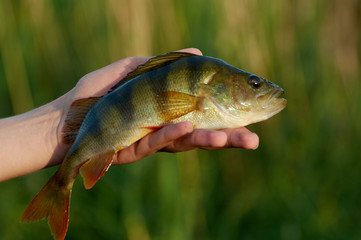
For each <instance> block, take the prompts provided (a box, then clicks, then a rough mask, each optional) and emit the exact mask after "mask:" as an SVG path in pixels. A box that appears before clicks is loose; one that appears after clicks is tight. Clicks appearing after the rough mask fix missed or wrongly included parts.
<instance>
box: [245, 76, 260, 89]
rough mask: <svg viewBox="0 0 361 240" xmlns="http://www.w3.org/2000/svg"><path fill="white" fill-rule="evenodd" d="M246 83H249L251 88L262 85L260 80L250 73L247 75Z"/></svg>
mask: <svg viewBox="0 0 361 240" xmlns="http://www.w3.org/2000/svg"><path fill="white" fill-rule="evenodd" d="M248 84H249V85H251V87H252V88H254V89H257V88H259V87H260V86H261V85H262V80H261V79H260V78H259V77H257V76H255V75H251V76H249V77H248Z"/></svg>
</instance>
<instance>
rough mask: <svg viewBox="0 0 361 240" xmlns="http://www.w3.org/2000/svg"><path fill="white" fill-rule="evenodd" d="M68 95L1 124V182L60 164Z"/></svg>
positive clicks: (63, 148)
mask: <svg viewBox="0 0 361 240" xmlns="http://www.w3.org/2000/svg"><path fill="white" fill-rule="evenodd" d="M68 94H69V93H67V94H65V95H63V96H62V97H60V98H58V99H56V100H54V101H53V102H51V103H48V104H46V105H44V106H41V107H39V108H36V109H34V110H32V111H30V112H27V113H24V114H20V115H17V116H13V117H9V118H5V119H1V120H0V142H1V143H2V144H1V146H0V152H1V159H0V181H2V180H6V179H10V178H14V177H17V176H21V175H25V174H28V173H31V172H34V171H37V170H40V169H42V168H45V167H49V166H53V165H56V164H59V163H61V161H62V160H63V158H64V156H65V154H66V152H67V148H68V146H66V145H65V144H63V143H62V141H61V128H62V125H63V122H64V118H65V117H64V115H65V112H66V111H67V110H66V99H68V97H67V96H68Z"/></svg>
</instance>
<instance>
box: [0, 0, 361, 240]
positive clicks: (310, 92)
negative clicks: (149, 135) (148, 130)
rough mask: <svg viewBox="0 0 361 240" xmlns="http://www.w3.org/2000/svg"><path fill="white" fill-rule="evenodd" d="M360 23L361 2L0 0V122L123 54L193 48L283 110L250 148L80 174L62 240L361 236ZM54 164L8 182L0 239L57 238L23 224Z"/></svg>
mask: <svg viewBox="0 0 361 240" xmlns="http://www.w3.org/2000/svg"><path fill="white" fill-rule="evenodd" d="M360 29H361V4H360V1H356V0H345V1H341V0H316V1H315V0H294V1H290V0H273V1H261V0H222V1H217V0H183V1H176V0H173V1H169V0H152V1H150V0H127V1H126V0H119V1H117V0H107V1H100V0H77V1H70V0H62V1H61V0H57V1H56V0H52V1H50V0H22V1H19V0H1V1H0V117H7V116H11V115H14V114H19V113H22V112H25V111H28V110H30V109H32V108H34V107H38V106H41V105H43V104H45V103H47V102H49V101H51V100H53V99H55V98H57V97H59V96H61V95H62V94H64V93H65V92H67V91H69V90H70V89H71V88H72V87H73V86H74V85H75V84H76V82H77V81H78V79H80V78H81V77H82V76H83V75H85V74H86V73H88V72H91V71H93V70H96V69H98V68H100V67H103V66H105V65H108V64H110V63H112V62H113V61H116V60H118V59H121V58H124V57H127V56H152V55H158V54H162V53H165V52H169V51H174V50H178V49H181V48H185V47H197V48H199V49H201V50H202V52H203V54H204V55H210V56H214V57H218V58H221V59H223V60H225V61H227V62H229V63H230V64H232V65H234V66H237V67H239V68H241V69H244V70H246V71H249V72H252V73H255V74H257V75H260V76H263V77H265V78H267V79H269V80H271V81H272V82H274V83H276V84H278V85H280V86H282V87H283V88H284V89H285V92H286V95H285V96H286V98H287V99H288V102H289V103H288V106H287V108H286V109H285V110H284V111H282V112H281V113H280V114H278V115H276V116H275V117H273V118H272V119H270V120H267V121H265V122H262V123H257V124H254V125H252V126H250V127H249V128H250V129H251V130H252V131H255V132H257V133H258V134H259V136H260V146H259V148H258V149H257V150H256V151H250V150H248V151H247V150H242V149H229V150H222V151H202V150H199V151H190V152H185V153H179V154H169V153H158V154H155V155H153V156H150V157H148V158H147V159H145V160H144V161H140V162H138V163H135V164H131V165H124V166H115V167H112V168H111V169H110V170H109V172H108V173H107V174H106V176H105V177H103V178H102V179H101V180H100V181H99V182H98V183H97V184H96V186H95V187H94V188H93V189H91V190H88V191H86V190H84V188H83V187H82V181H81V180H77V181H76V184H75V186H74V189H73V190H74V191H73V195H72V201H71V209H70V226H69V229H68V234H67V239H129V240H138V239H155V240H163V239H176V240H177V239H180V240H181V239H182V240H183V239H284V240H288V239H290V240H298V239H361V176H360V174H361V150H360V149H361V148H360V145H361V113H360V111H361V73H360V60H361V58H360V56H361V54H360V52H361V44H360V43H361V41H360V37H361V34H360ZM19 151H31V150H29V149H19ZM0 159H1V153H0ZM56 168H57V167H55V168H51V169H46V170H43V171H40V172H37V173H34V174H31V175H28V176H24V177H20V178H17V179H13V180H9V181H6V182H2V183H0V239H5V240H7V239H9V240H13V239H51V235H50V231H49V229H48V226H47V223H46V222H45V221H42V222H39V223H35V224H21V223H20V222H19V219H20V216H21V214H22V212H23V211H24V209H25V208H26V206H27V204H28V203H29V202H30V201H31V199H32V198H33V197H34V196H35V194H36V193H37V192H38V191H39V190H40V188H41V187H42V186H43V184H44V183H45V182H46V181H47V179H48V178H49V177H50V176H51V175H52V173H53V172H54V171H55V170H56Z"/></svg>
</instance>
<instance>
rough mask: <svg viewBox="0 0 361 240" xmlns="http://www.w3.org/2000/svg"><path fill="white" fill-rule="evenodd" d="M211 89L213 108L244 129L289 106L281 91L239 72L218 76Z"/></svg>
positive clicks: (254, 76) (257, 77)
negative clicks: (214, 106) (215, 107)
mask: <svg viewBox="0 0 361 240" xmlns="http://www.w3.org/2000/svg"><path fill="white" fill-rule="evenodd" d="M208 88H209V89H212V91H210V93H211V97H210V99H211V100H212V102H213V103H214V105H216V106H217V108H218V109H219V110H220V111H221V112H222V113H223V114H225V115H226V116H227V117H229V118H231V119H233V120H234V121H237V122H239V124H240V125H242V126H245V125H248V124H251V123H254V122H259V121H263V120H266V119H268V118H270V117H272V116H273V115H275V114H277V113H278V112H280V111H281V110H282V109H284V108H285V107H286V105H287V100H286V99H284V98H280V96H281V95H282V94H283V93H284V90H283V89H282V88H280V87H279V86H277V85H276V84H273V83H272V82H270V81H268V80H266V79H264V78H262V77H259V76H257V75H254V74H251V73H247V72H245V71H242V70H240V69H236V70H233V71H222V72H218V73H215V74H214V76H213V77H212V79H211V81H209V83H208Z"/></svg>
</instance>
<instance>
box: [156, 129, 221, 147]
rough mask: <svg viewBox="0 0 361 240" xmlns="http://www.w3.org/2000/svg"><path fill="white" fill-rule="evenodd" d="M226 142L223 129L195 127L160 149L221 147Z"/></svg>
mask: <svg viewBox="0 0 361 240" xmlns="http://www.w3.org/2000/svg"><path fill="white" fill-rule="evenodd" d="M226 144H227V135H226V133H224V132H223V131H215V130H206V129H196V130H194V131H193V132H191V133H189V134H187V135H185V136H183V137H181V138H179V139H177V140H176V141H174V142H172V143H171V144H170V145H169V146H167V147H165V148H164V149H162V150H163V151H168V152H182V151H188V150H192V149H195V148H221V147H223V146H224V145H226Z"/></svg>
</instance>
